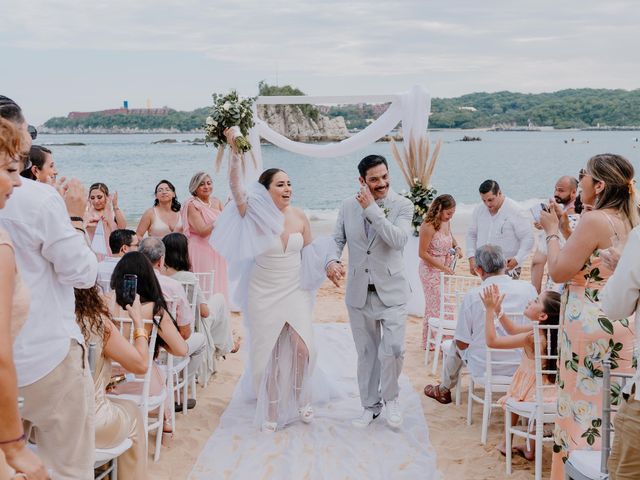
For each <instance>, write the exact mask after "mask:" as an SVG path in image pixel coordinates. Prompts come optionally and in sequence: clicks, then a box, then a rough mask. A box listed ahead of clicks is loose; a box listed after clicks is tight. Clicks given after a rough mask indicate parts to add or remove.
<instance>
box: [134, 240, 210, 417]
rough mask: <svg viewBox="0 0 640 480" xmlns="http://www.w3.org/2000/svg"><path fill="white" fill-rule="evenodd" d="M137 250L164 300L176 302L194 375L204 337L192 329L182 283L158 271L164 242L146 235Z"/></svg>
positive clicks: (189, 404)
mask: <svg viewBox="0 0 640 480" xmlns="http://www.w3.org/2000/svg"><path fill="white" fill-rule="evenodd" d="M138 251H139V252H140V253H142V254H143V255H145V256H146V257H147V258H148V259H149V261H150V262H151V264H152V265H153V269H154V270H155V272H156V276H157V277H158V281H159V282H160V288H162V294H163V295H164V298H165V301H166V302H167V303H168V304H170V303H174V302H175V303H176V323H177V324H178V331H179V332H180V335H181V336H182V338H184V340H185V342H187V346H188V347H189V357H190V360H189V374H190V375H191V374H194V375H195V374H196V372H197V371H198V369H199V368H200V365H201V364H202V360H203V358H202V354H203V352H204V349H205V342H206V338H205V336H204V334H203V333H200V332H194V331H193V326H194V324H195V317H194V316H193V310H192V309H191V306H190V305H189V300H188V299H187V294H186V293H185V291H184V288H183V287H182V284H181V283H180V282H178V281H177V280H174V279H173V278H171V277H168V276H166V275H162V274H161V273H160V272H161V271H162V270H163V269H164V256H165V253H166V248H165V246H164V243H162V240H160V239H159V238H156V237H147V238H145V239H144V240H142V242H140V246H139V247H138ZM194 301H195V299H194ZM195 405H196V404H195V400H193V399H190V400H189V402H188V403H187V406H188V407H189V408H193V407H195ZM181 408H182V406H181V405H176V409H177V410H180V409H181Z"/></svg>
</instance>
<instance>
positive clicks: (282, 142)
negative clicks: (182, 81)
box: [246, 85, 431, 316]
mask: <svg viewBox="0 0 640 480" xmlns="http://www.w3.org/2000/svg"><path fill="white" fill-rule="evenodd" d="M357 103H390V105H389V107H388V108H387V110H386V111H385V112H384V113H383V114H382V115H380V117H379V118H378V119H377V120H375V121H374V122H372V123H371V124H370V125H369V126H367V127H366V128H365V129H363V130H362V131H360V132H358V133H356V134H355V135H352V136H350V137H349V138H346V139H345V140H342V141H339V142H332V143H323V144H310V143H304V142H296V141H293V140H290V139H289V138H287V137H285V136H283V135H281V134H280V133H278V132H276V131H275V130H273V129H272V128H271V127H270V126H269V125H268V124H267V122H265V121H264V120H261V119H260V118H258V115H257V106H258V105H305V104H306V105H326V104H357ZM253 108H254V112H253V118H254V119H255V126H254V127H253V128H252V129H251V130H250V132H249V141H250V143H251V145H252V146H253V149H252V150H253V155H254V157H255V170H254V165H252V164H251V162H246V167H247V172H246V173H247V176H248V177H249V178H256V177H257V174H258V172H260V171H262V153H261V148H260V140H261V139H262V138H264V139H265V140H267V141H268V142H270V143H272V144H273V145H275V146H277V147H280V148H282V149H283V150H287V151H290V152H293V153H297V154H300V155H305V156H309V157H315V158H330V157H338V156H343V155H347V154H349V153H352V152H354V151H357V150H362V149H364V148H366V147H367V146H369V145H371V144H372V143H374V142H376V141H377V140H379V139H380V138H382V137H383V136H385V135H386V134H388V133H389V132H391V131H392V130H393V129H394V128H396V126H397V125H398V124H402V133H403V137H404V139H405V141H406V140H408V139H416V140H420V138H422V137H426V136H427V124H428V120H429V112H430V110H431V96H430V95H429V93H427V91H426V90H424V89H423V88H422V87H420V86H418V85H415V86H413V87H412V88H411V89H410V90H409V91H407V92H404V93H399V94H392V95H352V96H348V95H347V96H273V97H271V96H260V97H258V98H257V100H256V102H255V103H254V106H253ZM405 263H406V265H407V274H408V277H409V282H410V284H411V289H412V291H413V294H412V297H411V300H410V302H409V313H411V314H414V315H420V316H422V315H423V313H424V297H423V294H422V286H421V284H420V279H419V276H418V242H417V238H416V237H413V236H411V237H410V240H409V242H408V244H407V247H406V248H405Z"/></svg>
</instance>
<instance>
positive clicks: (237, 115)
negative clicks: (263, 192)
mask: <svg viewBox="0 0 640 480" xmlns="http://www.w3.org/2000/svg"><path fill="white" fill-rule="evenodd" d="M254 101H255V98H254V97H247V98H242V99H241V98H240V97H239V96H238V92H237V91H236V90H230V91H229V93H227V94H226V95H220V94H217V93H214V94H213V107H212V108H211V112H210V114H209V116H208V117H207V120H206V123H205V125H204V130H205V142H207V143H213V146H214V147H216V148H217V149H218V153H217V155H216V162H215V163H216V170H220V164H221V162H222V156H223V154H224V150H225V147H226V146H227V137H226V136H225V134H224V132H225V130H227V129H232V131H233V132H234V137H233V141H234V142H235V146H236V148H237V149H238V152H240V153H241V154H242V153H246V152H249V151H250V150H251V144H250V143H249V141H248V140H247V135H249V130H250V129H251V128H252V127H253V126H254V125H255V122H254V121H253V102H254ZM251 156H252V158H253V154H252V155H251ZM253 161H254V164H255V158H253ZM243 166H244V164H243Z"/></svg>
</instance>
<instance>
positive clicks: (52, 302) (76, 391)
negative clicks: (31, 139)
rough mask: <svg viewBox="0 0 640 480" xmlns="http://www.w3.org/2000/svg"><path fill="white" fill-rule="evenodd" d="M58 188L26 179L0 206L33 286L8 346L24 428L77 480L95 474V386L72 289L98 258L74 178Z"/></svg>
mask: <svg viewBox="0 0 640 480" xmlns="http://www.w3.org/2000/svg"><path fill="white" fill-rule="evenodd" d="M20 123H21V125H19V126H20V127H22V126H23V125H22V123H24V122H20ZM62 191H63V196H61V195H60V193H58V192H57V191H56V190H55V189H54V188H53V187H51V186H49V185H47V184H44V183H38V182H35V181H33V180H28V179H24V180H23V181H22V186H21V187H19V188H16V189H15V190H14V192H13V195H12V196H11V198H10V199H9V200H8V201H7V203H6V206H5V208H4V209H2V210H0V227H1V228H4V229H5V230H6V231H7V232H8V233H9V235H10V236H11V239H12V241H13V245H14V247H15V254H16V262H17V264H18V270H19V272H20V275H22V278H23V279H24V281H25V282H26V284H27V285H28V287H29V290H30V291H31V305H30V308H29V316H28V318H27V321H26V323H25V325H24V326H23V328H22V330H21V331H20V333H19V335H18V337H17V338H16V341H15V343H14V345H13V355H14V361H15V366H16V373H17V377H18V387H19V395H20V396H21V397H23V398H24V408H23V410H22V417H23V421H24V424H25V434H26V436H27V437H29V432H30V428H31V427H32V426H33V427H36V429H35V430H34V432H33V433H34V436H35V440H36V442H37V444H38V452H39V455H40V457H41V458H42V459H43V461H44V463H45V465H46V466H47V467H49V468H51V469H53V470H54V471H55V472H56V477H55V478H56V479H65V480H66V479H68V480H77V479H86V478H93V463H94V462H93V459H94V452H95V427H94V414H95V403H94V395H95V393H94V386H93V380H92V378H91V372H90V371H89V367H88V363H87V356H86V352H85V348H84V338H83V337H82V333H81V332H80V328H79V327H78V325H77V323H76V317H75V297H74V293H73V289H74V287H75V288H89V287H92V286H93V285H95V282H96V274H97V269H98V268H97V267H98V262H97V260H96V257H95V255H94V254H93V252H92V251H91V250H90V249H89V246H88V245H87V243H86V241H85V239H84V235H83V233H84V231H83V227H82V218H81V217H82V215H83V214H84V210H85V203H86V198H87V195H86V192H85V190H84V187H82V185H81V184H80V182H79V181H77V180H71V181H69V182H68V183H67V185H66V186H65V187H64V188H63V189H62ZM70 216H71V219H70V218H69V217H70ZM70 220H71V221H70ZM79 230H80V231H82V232H80V231H79Z"/></svg>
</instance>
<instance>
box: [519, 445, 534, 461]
mask: <svg viewBox="0 0 640 480" xmlns="http://www.w3.org/2000/svg"><path fill="white" fill-rule="evenodd" d="M513 451H514V452H516V453H517V454H518V455H521V456H522V457H524V458H526V459H527V460H529V461H530V462H531V461H533V460H534V459H535V458H536V454H535V453H534V451H533V449H532V450H527V446H526V445H517V446H515V447H513Z"/></svg>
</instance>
